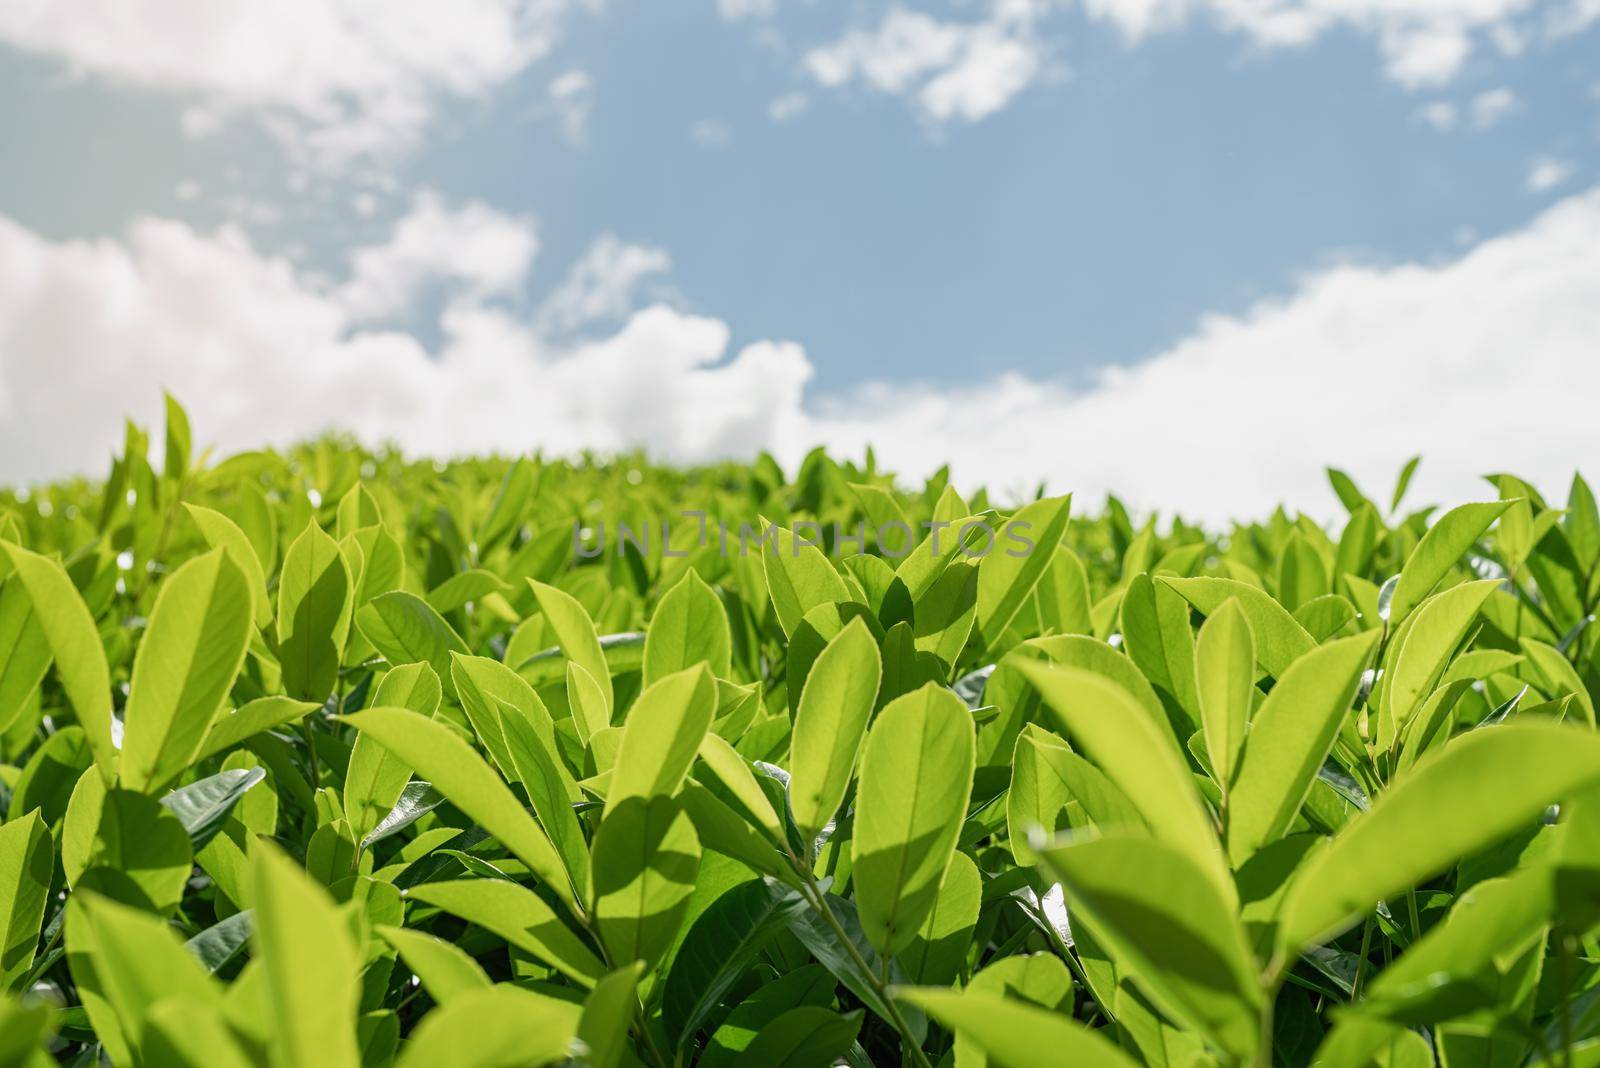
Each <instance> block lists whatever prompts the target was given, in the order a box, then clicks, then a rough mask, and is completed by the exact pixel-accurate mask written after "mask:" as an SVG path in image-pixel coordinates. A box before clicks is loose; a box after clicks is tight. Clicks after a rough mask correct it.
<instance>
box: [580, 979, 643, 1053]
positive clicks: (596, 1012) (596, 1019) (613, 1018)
mask: <svg viewBox="0 0 1600 1068" xmlns="http://www.w3.org/2000/svg"><path fill="white" fill-rule="evenodd" d="M639 972H640V968H639V965H638V962H634V963H633V964H630V965H626V966H624V967H621V968H618V969H617V970H616V971H614V972H612V973H611V974H609V975H607V976H606V977H605V978H604V979H602V980H600V981H599V982H598V983H596V984H595V985H594V989H593V990H591V991H590V992H589V996H588V998H586V999H585V1000H584V1003H583V1015H582V1016H580V1017H579V1018H578V1040H579V1041H580V1042H582V1043H583V1044H584V1045H585V1046H586V1047H587V1048H588V1050H589V1052H588V1053H587V1054H586V1055H585V1057H584V1060H585V1061H586V1062H587V1063H588V1066H589V1068H621V1066H622V1065H623V1064H624V1063H625V1062H627V1060H628V1053H629V1050H628V1027H629V1024H630V1023H631V1021H632V1019H633V1016H634V1013H635V1011H636V1010H637V1008H638V1005H639V998H638V994H637V993H636V991H637V990H638V986H639Z"/></svg>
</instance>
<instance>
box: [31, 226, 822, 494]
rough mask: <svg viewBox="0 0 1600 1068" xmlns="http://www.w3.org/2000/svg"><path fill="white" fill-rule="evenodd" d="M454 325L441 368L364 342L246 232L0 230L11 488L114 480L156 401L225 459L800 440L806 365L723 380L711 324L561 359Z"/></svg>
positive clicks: (518, 339)
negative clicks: (79, 236)
mask: <svg viewBox="0 0 1600 1068" xmlns="http://www.w3.org/2000/svg"><path fill="white" fill-rule="evenodd" d="M404 243H405V242H403V241H397V242H394V243H393V244H395V245H397V246H398V245H403V244H404ZM439 325H440V332H441V334H442V336H443V339H444V340H443V343H442V344H441V346H440V347H439V350H438V352H436V353H430V352H428V351H427V350H426V349H425V348H424V346H423V345H422V344H421V343H419V342H418V341H417V340H416V339H415V338H414V337H412V336H410V335H408V334H405V333H401V332H398V331H392V330H370V329H364V328H362V326H361V325H360V323H359V322H358V321H357V320H356V319H354V318H353V317H352V315H351V313H350V311H349V310H348V308H347V307H346V305H345V303H344V301H343V300H342V299H341V296H340V295H339V294H338V293H337V292H336V291H334V290H332V289H331V288H330V287H326V286H323V285H319V284H317V283H316V282H315V281H314V280H312V279H310V278H308V277H306V276H304V275H302V274H300V273H298V272H297V271H296V269H295V268H294V267H293V265H292V264H290V263H289V262H288V261H286V260H283V259H280V258H276V257H272V256H265V255H262V254H261V253H259V252H257V251H256V250H254V249H253V248H252V247H251V246H250V244H249V241H248V239H247V238H246V237H245V235H244V234H243V233H242V232H241V231H239V230H237V229H234V228H224V229H222V230H220V231H218V232H216V233H214V234H201V233H197V232H195V231H194V230H192V229H190V228H189V227H188V226H186V225H184V224H182V223H178V222H171V221H162V220H150V219H147V220H142V221H139V222H137V223H135V224H134V225H133V226H132V228H131V229H130V230H129V231H128V234H127V236H126V238H125V239H123V240H97V241H66V242H52V241H49V240H47V239H45V238H42V237H40V236H39V235H37V234H35V233H32V232H31V231H29V230H27V229H25V228H24V227H22V226H20V225H19V224H17V223H16V222H14V221H12V220H10V219H8V218H6V217H4V216H0V479H3V480H5V481H14V480H24V481H26V480H35V479H42V478H46V477H54V476H58V475H61V474H63V473H66V472H73V471H82V472H88V473H94V474H99V473H103V472H104V471H105V470H106V467H107V463H108V460H109V457H110V455H111V452H112V450H113V449H114V448H115V447H116V446H117V444H118V442H119V441H120V437H121V432H120V429H119V427H120V422H121V416H122V414H123V413H124V412H128V413H131V414H132V415H134V416H135V417H136V418H139V419H141V420H145V421H155V420H157V417H158V413H159V411H160V392H159V391H160V389H161V388H162V387H163V386H165V387H168V388H171V389H172V390H173V391H174V392H176V393H177V394H178V395H179V396H180V397H181V398H183V400H184V401H185V403H186V405H188V407H189V408H190V412H191V416H192V419H193V423H194V428H195V433H196V436H197V440H198V441H202V442H206V443H211V444H216V445H218V446H220V447H221V448H222V449H223V450H224V451H231V450H236V449H243V448H250V447H255V446H258V445H260V444H262V443H286V442H289V441H292V440H295V439H297V438H302V437H304V436H306V435H311V434H316V433H319V432H321V431H324V430H326V429H329V428H333V427H345V428H348V429H349V430H351V431H353V432H354V433H356V434H358V435H359V436H360V437H362V438H363V439H365V440H368V441H372V442H381V441H385V440H393V441H397V442H399V443H401V444H403V445H405V446H406V447H408V448H410V449H413V450H418V451H421V452H424V453H432V454H440V455H444V454H453V453H458V452H463V451H477V450H490V449H497V450H524V449H529V448H533V447H545V448H550V449H556V450H561V451H575V450H578V449H580V448H583V447H593V448H598V449H602V450H607V451H615V450H621V449H627V448H631V447H635V446H643V445H648V446H650V447H651V449H652V450H653V451H655V452H656V453H657V454H659V455H661V456H663V457H668V458H675V459H679V460H685V461H690V460H702V459H708V458H711V457H714V456H722V455H729V454H747V453H749V452H750V451H751V450H753V449H756V448H759V447H761V446H762V445H763V444H766V443H767V442H768V441H769V440H771V439H772V436H774V435H776V436H778V437H779V438H781V439H783V440H789V439H796V438H798V437H800V436H801V435H802V434H803V433H804V428H803V427H801V426H798V425H796V421H797V420H798V419H799V418H800V412H801V408H800V393H801V390H802V389H803V387H804V384H805V382H806V380H807V378H808V377H809V376H810V373H811V369H810V366H809V365H808V364H807V363H806V360H805V357H804V355H803V353H802V352H801V351H800V349H799V348H798V347H797V346H794V345H788V344H778V343H773V342H759V343H756V344H753V345H748V346H746V347H745V348H743V349H741V350H740V351H739V352H738V353H737V354H735V355H734V356H733V357H732V359H730V360H725V359H724V358H725V356H726V354H727V346H728V338H729V331H728V328H727V327H726V326H725V325H724V324H723V323H721V322H719V321H717V320H715V319H708V318H703V317H697V316H691V315H686V314H683V313H680V312H677V311H674V310H673V309H671V308H667V307H663V306H656V307H650V308H646V309H644V310H642V311H639V312H636V313H634V314H633V315H632V316H631V317H630V318H629V319H628V320H627V321H626V323H625V324H624V325H623V326H622V327H621V329H619V330H617V331H616V332H615V333H613V334H611V335H610V336H608V337H604V338H601V339H598V340H593V341H588V342H584V343H582V344H580V345H577V346H573V347H556V346H552V345H550V344H548V343H547V342H545V341H544V340H543V339H542V338H541V337H540V336H539V335H538V334H537V332H536V331H535V330H534V329H533V328H532V327H531V326H530V325H529V323H528V322H526V321H525V320H522V319H519V318H517V317H516V316H514V315H513V314H511V313H510V312H507V311H504V310H501V309H497V308H495V307H492V306H490V305H487V304H484V303H481V302H479V301H477V300H476V299H473V298H471V297H467V296H459V297H457V298H455V299H454V300H452V301H451V302H450V303H449V304H448V305H447V307H446V309H445V312H444V314H443V316H442V318H441V320H440V324H439ZM711 416H714V417H711Z"/></svg>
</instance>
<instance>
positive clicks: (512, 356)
mask: <svg viewBox="0 0 1600 1068" xmlns="http://www.w3.org/2000/svg"><path fill="white" fill-rule="evenodd" d="M392 244H394V243H392ZM618 244H619V245H620V243H618ZM623 247H625V246H623ZM591 257H592V258H593V259H594V260H595V262H597V263H598V262H600V261H610V260H616V259H618V258H619V257H618V256H616V255H612V254H609V253H608V254H605V255H598V256H596V255H594V254H593V253H591ZM358 258H359V257H358ZM621 258H624V259H625V258H626V257H621ZM356 273H357V274H359V268H358V269H357V271H356ZM575 273H577V274H582V273H583V272H582V271H579V272H575ZM596 273H597V274H599V275H603V274H604V272H603V271H597V272H596ZM623 273H624V274H626V273H627V272H623ZM457 285H458V286H462V285H465V286H467V287H468V288H466V289H458V290H457V291H456V295H455V296H454V297H452V298H450V299H448V300H447V302H446V305H445V310H444V312H443V315H442V318H441V321H440V323H439V335H440V337H441V338H442V341H441V342H440V344H439V345H438V346H437V347H436V351H433V352H429V351H428V350H427V349H426V348H425V347H424V346H423V345H422V344H421V343H420V342H419V341H418V340H417V339H416V338H414V337H412V336H410V335H408V334H404V333H400V332H397V331H393V330H380V329H371V328H366V327H364V326H363V325H362V323H361V321H360V320H358V319H357V318H355V317H354V315H353V314H352V312H351V310H350V308H349V305H348V303H347V302H346V301H345V300H344V299H342V296H341V287H339V286H330V285H326V284H319V283H317V282H316V281H314V280H312V279H309V278H307V277H306V276H304V275H302V274H300V273H298V272H297V271H296V270H295V268H294V267H293V266H292V265H290V264H289V263H288V262H287V261H284V260H280V259H276V258H273V257H270V256H264V255H262V254H260V253H259V252H257V251H255V250H254V249H252V248H251V246H250V245H249V243H248V242H247V240H246V239H245V238H244V237H243V235H242V234H240V233H239V232H238V231H235V230H231V229H224V230H222V231H219V232H217V233H215V234H200V233H196V232H195V231H193V230H191V229H189V228H188V227H186V226H184V225H182V224H179V223H173V222H162V221H144V222H141V223H138V224H136V225H135V226H134V227H133V228H132V229H131V230H130V231H129V233H128V234H127V236H126V238H125V239H123V240H117V241H111V240H107V241H94V242H84V241H70V242H59V243H58V242H51V241H49V240H46V239H44V238H41V237H39V236H38V235H36V234H33V233H31V232H30V231H28V230H26V229H24V228H23V227H21V226H19V225H17V224H16V223H14V222H10V221H8V220H5V219H4V218H3V217H0V479H5V480H8V481H9V480H16V479H37V478H44V477H48V476H54V475H58V474H61V473H64V472H69V471H89V472H97V471H100V470H103V468H104V463H105V460H106V457H107V456H108V455H109V453H110V452H111V450H112V449H113V448H114V447H115V446H116V444H117V441H118V439H119V437H120V435H119V432H118V426H119V417H120V416H121V415H122V413H123V412H124V411H125V410H131V411H132V412H133V413H134V414H135V416H137V417H139V418H142V419H146V420H149V419H152V418H153V417H154V416H155V414H156V413H157V412H158V411H159V389H160V388H161V387H162V386H163V385H165V386H169V387H172V388H174V389H176V390H177V391H178V392H179V393H180V395H181V396H183V397H184V398H186V399H187V401H188V403H189V404H190V405H191V407H192V409H193V413H194V421H195V428H196V433H197V436H198V437H199V438H200V439H201V440H203V441H208V442H214V443H217V444H219V445H221V446H222V447H223V448H224V449H235V448H246V447H251V446H254V445H258V444H260V443H262V442H285V441H288V440H292V439H294V438H298V437H302V436H304V435H308V434H313V433H316V432H318V431H320V430H323V429H325V428H328V427H333V426H342V427H346V428H348V429H350V430H353V431H354V432H356V433H357V434H359V435H360V436H362V437H363V438H365V439H367V440H373V441H378V440H394V441H398V442H400V443H401V444H403V445H405V446H407V447H409V448H411V449H415V450H420V451H423V452H428V453H434V454H453V453H459V452H463V451H470V450H480V449H500V450H521V449H528V448H533V447H544V448H546V449H554V450H561V451H573V450H577V449H580V448H586V447H587V448H596V449H601V450H616V449H623V448H628V447H632V446H645V447H648V448H649V449H650V450H651V451H652V452H653V453H655V454H656V455H658V456H661V457H664V458H668V459H674V460H703V459H709V458H712V457H718V456H730V455H731V456H748V455H750V454H751V453H752V452H753V451H754V450H756V449H758V448H770V449H773V450H774V451H775V452H776V453H777V454H778V455H779V456H780V458H783V459H784V460H786V461H787V462H793V461H794V460H796V459H798V457H799V456H800V455H801V454H802V453H803V452H804V450H805V449H806V448H807V447H808V446H810V445H812V444H815V443H817V442H824V443H827V444H830V445H832V446H833V447H835V448H836V449H839V450H844V451H845V452H848V453H855V454H857V455H859V453H860V451H861V450H863V449H864V448H865V446H866V445H867V444H868V443H871V444H873V445H874V446H875V447H876V449H877V451H878V455H879V456H880V457H881V458H882V459H883V461H884V462H885V463H886V464H888V465H889V466H891V467H894V468H898V469H899V470H902V471H903V472H905V473H906V474H908V475H911V476H915V475H920V474H924V473H926V472H928V471H929V470H931V469H932V468H933V467H936V466H937V465H939V464H941V463H944V462H946V461H949V462H950V463H951V464H952V467H953V469H954V471H955V473H956V475H957V477H958V478H959V479H960V480H961V481H962V482H963V483H965V484H975V483H978V482H983V483H988V484H990V485H992V486H995V487H997V488H998V489H1000V490H1002V491H1011V492H1021V491H1026V490H1027V489H1029V488H1031V487H1032V486H1033V485H1034V484H1035V483H1037V482H1038V481H1040V480H1046V481H1048V482H1049V484H1050V485H1051V486H1053V487H1055V488H1056V489H1059V490H1069V489H1070V490H1073V491H1075V492H1077V493H1079V494H1080V495H1082V496H1084V497H1085V499H1087V500H1091V501H1092V500H1096V499H1098V497H1099V495H1100V493H1102V492H1104V491H1106V490H1110V489H1115V490H1116V491H1117V492H1118V493H1120V494H1122V495H1124V496H1125V497H1126V498H1127V499H1129V500H1130V501H1131V502H1132V503H1134V504H1135V505H1138V506H1144V507H1154V506H1158V505H1159V506H1162V507H1166V508H1174V507H1176V508H1178V509H1181V510H1182V511H1183V512H1184V513H1185V514H1188V515H1191V516H1197V517H1202V518H1209V519H1220V518H1223V517H1226V516H1229V515H1238V514H1261V513H1263V512H1264V511H1265V510H1266V509H1268V508H1270V507H1271V506H1272V505H1273V504H1274V503H1276V502H1277V501H1279V500H1280V499H1282V500H1287V501H1288V502H1289V503H1290V504H1291V505H1293V506H1297V507H1301V508H1306V509H1308V510H1311V511H1312V512H1314V513H1319V514H1332V512H1333V511H1334V504H1333V501H1332V498H1331V496H1330V495H1329V494H1328V493H1327V491H1326V490H1325V489H1324V488H1323V482H1322V476H1321V468H1322V465H1323V464H1325V463H1333V464H1337V465H1339V466H1341V467H1345V468H1346V469H1348V470H1350V471H1351V472H1352V473H1353V474H1355V476H1356V477H1357V478H1358V479H1359V480H1362V481H1364V482H1366V483H1367V484H1368V485H1370V486H1373V487H1375V488H1376V487H1381V486H1384V485H1386V484H1387V483H1388V480H1389V479H1391V478H1392V477H1393V473H1394V471H1395V470H1396V468H1397V467H1398V466H1399V464H1400V463H1401V462H1402V461H1403V460H1404V459H1405V457H1407V456H1408V455H1410V454H1411V453H1413V452H1416V451H1424V452H1426V454H1427V456H1426V460H1425V462H1424V465H1423V468H1422V472H1421V474H1420V475H1419V478H1418V488H1419V491H1420V492H1421V493H1423V494H1427V495H1429V496H1432V497H1434V498H1436V499H1437V498H1443V499H1462V498H1469V497H1474V496H1481V495H1482V494H1483V493H1484V492H1485V488H1484V487H1483V486H1482V485H1481V483H1479V482H1478V481H1477V477H1476V476H1478V475H1480V474H1482V473H1484V472H1486V471H1490V470H1498V469H1510V470H1514V471H1517V472H1519V473H1522V474H1525V475H1526V476H1528V477H1530V478H1533V479H1534V480H1536V481H1538V482H1540V483H1542V484H1544V485H1545V486H1547V487H1548V488H1550V489H1551V490H1554V491H1557V492H1559V491H1560V489H1561V486H1562V484H1563V483H1564V482H1565V480H1566V479H1567V478H1568V477H1569V476H1570V474H1571V469H1572V465H1573V463H1574V460H1575V458H1577V457H1582V456H1587V455H1589V454H1590V453H1592V452H1593V445H1594V431H1593V412H1592V408H1593V398H1595V397H1596V396H1600V361H1597V360H1596V359H1595V354H1594V344H1595V339H1596V338H1597V337H1600V188H1596V189H1594V190H1591V191H1589V192H1587V193H1583V194H1581V195H1577V196H1573V197H1570V198H1568V199H1566V200H1564V201H1562V202H1560V203H1558V204H1556V205H1554V206H1553V207H1551V208H1549V209H1547V210H1546V211H1545V212H1544V213H1543V214H1542V215H1540V216H1539V217H1538V218H1536V219H1535V220H1534V221H1533V222H1532V223H1530V224H1529V225H1528V226H1527V227H1525V228H1523V229H1521V230H1518V231H1515V232H1513V233H1510V234H1507V235H1504V236H1501V237H1497V238H1493V239H1491V240H1488V241H1485V242H1483V243H1481V244H1479V245H1478V246H1477V247H1475V248H1473V249H1471V250H1470V251H1468V252H1467V253H1465V254H1464V255H1462V256H1461V257H1460V258H1458V259H1456V260H1454V261H1451V262H1447V263H1442V264H1429V265H1420V264H1402V265H1396V266H1381V267H1375V266H1354V265H1353V266H1344V267H1338V268H1334V269H1331V270H1327V271H1324V272H1321V273H1319V274H1316V275H1314V276H1311V277H1309V278H1307V279H1305V280H1304V281H1303V282H1302V283H1301V284H1300V285H1299V286H1298V287H1297V288H1296V290H1295V291H1294V292H1293V293H1292V294H1290V295H1288V296H1286V297H1284V298H1281V299H1277V300H1273V301H1267V302H1263V303H1261V304H1259V305H1257V306H1256V307H1254V308H1252V309H1251V310H1249V311H1248V312H1246V313H1244V314H1242V315H1239V316H1217V317H1211V318H1207V319H1205V320H1203V321H1202V322H1200V323H1199V324H1198V325H1197V326H1196V328H1195V329H1194V331H1193V332H1192V333H1191V334H1190V336H1188V337H1187V338H1185V339H1183V340H1182V341H1180V342H1179V343H1178V344H1176V345H1174V346H1173V347H1171V348H1170V349H1168V350H1167V351H1165V352H1163V353H1160V354H1158V355H1156V356H1154V357H1152V358H1151V359H1149V360H1147V361H1144V362H1142V363H1139V364H1136V365H1133V366H1127V367H1113V368H1107V369H1106V370H1104V371H1103V372H1101V373H1100V375H1099V376H1098V377H1097V378H1096V379H1095V380H1094V381H1093V382H1091V383H1090V384H1088V385H1087V386H1084V387H1081V388H1069V387H1067V386H1065V385H1063V384H1060V383H1055V382H1049V381H1039V380H1034V379H1028V378H1025V377H1022V376H1019V375H1015V374H1012V375H1004V376H1001V377H999V378H996V379H993V380H989V381H984V382H977V383H973V384H970V385H966V386H960V387H949V386H941V387H933V386H928V385H918V384H917V383H904V382H900V383H882V384H878V385H874V386H869V387H866V388H861V389H856V390H852V391H849V392H847V393H843V394H833V395H821V396H812V397H810V398H807V397H806V396H805V386H806V383H807V381H808V379H809V378H810V375H811V367H810V364H809V363H808V361H807V360H806V357H805V354H804V353H803V351H802V350H801V349H800V348H799V347H798V346H797V345H794V344H791V343H779V342H767V341H763V342H757V343H755V344H752V345H749V346H746V347H745V348H744V349H742V350H740V351H739V352H738V353H736V354H734V355H733V356H732V358H731V359H730V358H728V353H727V348H728V339H729V328H728V327H727V326H726V325H725V324H724V323H722V322H720V321H718V320H716V319H711V318H705V317H700V316H694V315H688V314H685V313H683V312H680V311H676V310H673V309H671V308H669V307H666V306H660V305H657V306H652V307H647V308H645V309H644V310H641V311H637V312H633V313H631V314H630V315H628V316H627V317H626V318H625V321H623V322H622V324H621V326H620V327H618V328H617V329H615V331H614V332H612V333H610V334H609V335H605V336H601V337H598V338H593V339H589V340H585V341H582V342H578V343H568V344H557V343H553V342H551V341H550V340H549V337H548V335H547V333H546V331H545V330H544V329H543V328H542V327H541V326H540V325H539V324H538V322H537V317H525V316H521V315H519V314H517V313H515V312H514V311H511V310H508V308H507V307H506V306H504V304H503V302H498V301H495V300H492V299H485V298H484V297H482V296H481V293H480V294H474V293H472V292H471V290H470V283H469V282H458V283H457ZM580 288H581V287H580ZM579 303H580V304H581V303H582V302H579ZM600 304H602V305H607V304H608V302H606V301H601V302H600ZM608 306H609V307H610V308H612V309H613V310H614V309H615V307H616V305H615V304H609V305H608Z"/></svg>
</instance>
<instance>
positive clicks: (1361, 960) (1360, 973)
mask: <svg viewBox="0 0 1600 1068" xmlns="http://www.w3.org/2000/svg"><path fill="white" fill-rule="evenodd" d="M1372 927H1373V918H1372V917H1371V916H1370V915H1369V916H1368V917H1367V922H1366V923H1364V924H1363V925H1362V927H1361V952H1360V953H1359V954H1358V955H1357V956H1356V976H1355V978H1354V979H1352V980H1351V981H1350V1000H1351V1002H1352V1003H1353V1002H1356V1001H1359V1000H1360V999H1361V980H1362V979H1364V978H1365V977H1366V975H1365V973H1366V970H1367V951H1368V950H1369V949H1370V948H1371V947H1372Z"/></svg>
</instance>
